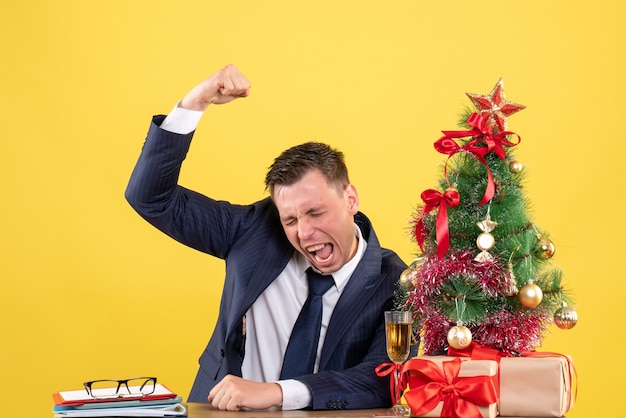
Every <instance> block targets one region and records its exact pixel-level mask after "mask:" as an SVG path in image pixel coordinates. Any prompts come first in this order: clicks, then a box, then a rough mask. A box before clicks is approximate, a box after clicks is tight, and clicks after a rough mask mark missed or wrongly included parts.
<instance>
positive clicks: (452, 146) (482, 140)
mask: <svg viewBox="0 0 626 418" xmlns="http://www.w3.org/2000/svg"><path fill="white" fill-rule="evenodd" d="M467 124H468V125H470V126H471V127H472V129H469V130H465V131H442V132H443V133H444V136H443V137H441V138H439V139H438V140H437V141H436V142H435V149H436V150H437V151H438V152H440V153H442V154H446V155H448V160H449V159H450V157H452V156H453V155H454V154H456V153H457V152H459V151H466V152H468V153H469V154H471V155H473V156H474V157H475V158H476V159H477V160H478V161H479V162H480V163H481V164H483V165H484V166H485V168H486V169H487V188H486V189H485V193H484V194H483V197H482V199H481V200H480V203H479V204H478V206H482V205H484V204H485V203H487V202H489V201H490V200H491V199H492V198H493V195H494V194H495V184H494V181H493V175H492V174H491V170H490V169H489V164H487V161H486V160H485V156H486V155H487V154H489V153H490V152H491V151H493V152H494V153H495V154H496V155H497V156H498V157H500V159H502V160H504V159H505V158H506V151H505V150H504V146H507V147H513V146H515V145H517V144H519V143H520V141H521V138H520V136H519V135H517V134H516V133H514V132H510V131H504V132H499V133H497V134H494V133H493V130H492V129H490V128H489V126H488V124H487V115H480V114H478V113H472V114H471V115H470V116H469V118H468V119H467ZM508 135H515V136H516V137H517V142H511V141H509V140H508V139H507V136H508ZM465 137H474V138H475V139H473V140H471V141H470V142H468V143H467V144H465V145H464V146H462V147H461V146H459V145H458V144H457V143H456V141H454V139H455V138H465ZM447 167H448V163H447V161H446V165H445V167H444V173H445V176H446V178H447V177H448V174H447V171H448V170H447Z"/></svg>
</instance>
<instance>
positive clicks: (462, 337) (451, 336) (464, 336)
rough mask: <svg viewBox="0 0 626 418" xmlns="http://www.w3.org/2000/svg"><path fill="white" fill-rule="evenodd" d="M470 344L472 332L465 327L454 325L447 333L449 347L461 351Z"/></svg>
mask: <svg viewBox="0 0 626 418" xmlns="http://www.w3.org/2000/svg"><path fill="white" fill-rule="evenodd" d="M471 343H472V331H470V330H469V328H467V327H466V326H465V325H461V324H459V325H455V326H453V327H452V328H450V331H448V344H450V347H452V348H456V349H457V350H462V349H464V348H466V347H468V346H469V345H470V344H471Z"/></svg>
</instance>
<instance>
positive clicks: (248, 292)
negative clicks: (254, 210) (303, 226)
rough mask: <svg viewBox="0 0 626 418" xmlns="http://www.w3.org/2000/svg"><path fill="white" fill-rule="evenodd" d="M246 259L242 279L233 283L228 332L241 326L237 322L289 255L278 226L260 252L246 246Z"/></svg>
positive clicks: (290, 247) (287, 242) (287, 260)
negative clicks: (246, 264) (247, 264)
mask: <svg viewBox="0 0 626 418" xmlns="http://www.w3.org/2000/svg"><path fill="white" fill-rule="evenodd" d="M248 247H250V248H248V251H249V254H257V255H256V256H252V255H251V256H249V257H248V258H247V260H249V263H251V264H250V265H249V266H247V267H248V268H246V269H244V270H245V271H249V272H250V273H245V276H246V277H243V278H241V279H239V280H237V282H236V283H235V288H234V292H233V299H232V304H231V309H230V315H229V319H228V333H229V334H230V332H232V331H233V330H234V329H237V327H239V326H240V325H241V320H242V318H243V316H244V315H245V314H246V312H247V311H248V309H249V308H250V306H252V304H253V303H254V301H255V300H256V299H257V298H258V297H259V295H260V294H261V293H263V291H264V290H265V289H266V288H267V286H269V285H270V283H272V282H273V281H274V279H276V277H277V276H278V275H279V274H280V272H281V271H283V269H284V268H285V266H286V265H287V263H288V262H289V259H290V258H291V256H292V255H293V252H294V249H293V247H292V246H291V244H289V241H287V239H286V238H285V236H284V232H283V230H282V228H281V227H278V228H274V230H273V232H271V236H270V237H269V239H267V240H266V242H265V246H264V247H263V249H262V250H261V251H259V247H260V246H258V245H256V244H253V245H249V246H248Z"/></svg>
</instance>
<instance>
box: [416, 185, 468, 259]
mask: <svg viewBox="0 0 626 418" xmlns="http://www.w3.org/2000/svg"><path fill="white" fill-rule="evenodd" d="M422 200H423V201H424V207H423V208H422V213H420V216H419V218H418V220H417V223H416V225H415V238H416V239H417V243H418V244H419V246H420V248H421V249H422V251H424V238H425V237H424V222H423V218H424V215H425V214H427V213H428V212H430V211H431V210H433V209H435V208H437V207H439V211H438V212H437V224H436V225H437V231H436V233H437V256H438V257H439V259H441V258H442V257H443V256H444V255H445V253H446V251H448V248H450V232H449V230H448V206H451V207H454V206H458V205H459V202H460V201H461V198H460V197H459V192H458V190H456V189H454V188H449V189H447V190H446V191H445V192H444V193H443V194H442V193H441V192H439V191H438V190H434V189H428V190H424V191H423V192H422Z"/></svg>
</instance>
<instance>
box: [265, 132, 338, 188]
mask: <svg viewBox="0 0 626 418" xmlns="http://www.w3.org/2000/svg"><path fill="white" fill-rule="evenodd" d="M315 169H317V170H319V171H320V172H321V173H322V174H323V175H324V176H325V177H326V179H327V180H328V182H329V183H330V184H334V185H335V186H336V187H337V190H338V191H339V192H341V191H343V189H344V188H345V187H346V186H347V185H348V184H350V179H349V178H348V168H347V167H346V163H345V161H344V157H343V153H342V152H341V151H339V150H337V149H334V148H331V147H330V146H329V145H327V144H323V143H321V142H306V143H304V144H301V145H296V146H294V147H291V148H289V149H287V150H285V151H283V152H282V153H281V154H280V155H279V156H278V157H277V158H276V159H275V160H274V163H273V164H272V165H271V166H270V168H269V170H268V171H267V175H266V176H265V189H266V190H268V191H269V193H270V196H272V197H273V195H274V186H276V185H291V184H294V183H296V182H297V181H298V180H300V179H301V178H302V177H303V176H304V175H305V174H306V173H308V172H309V171H311V170H315Z"/></svg>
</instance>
